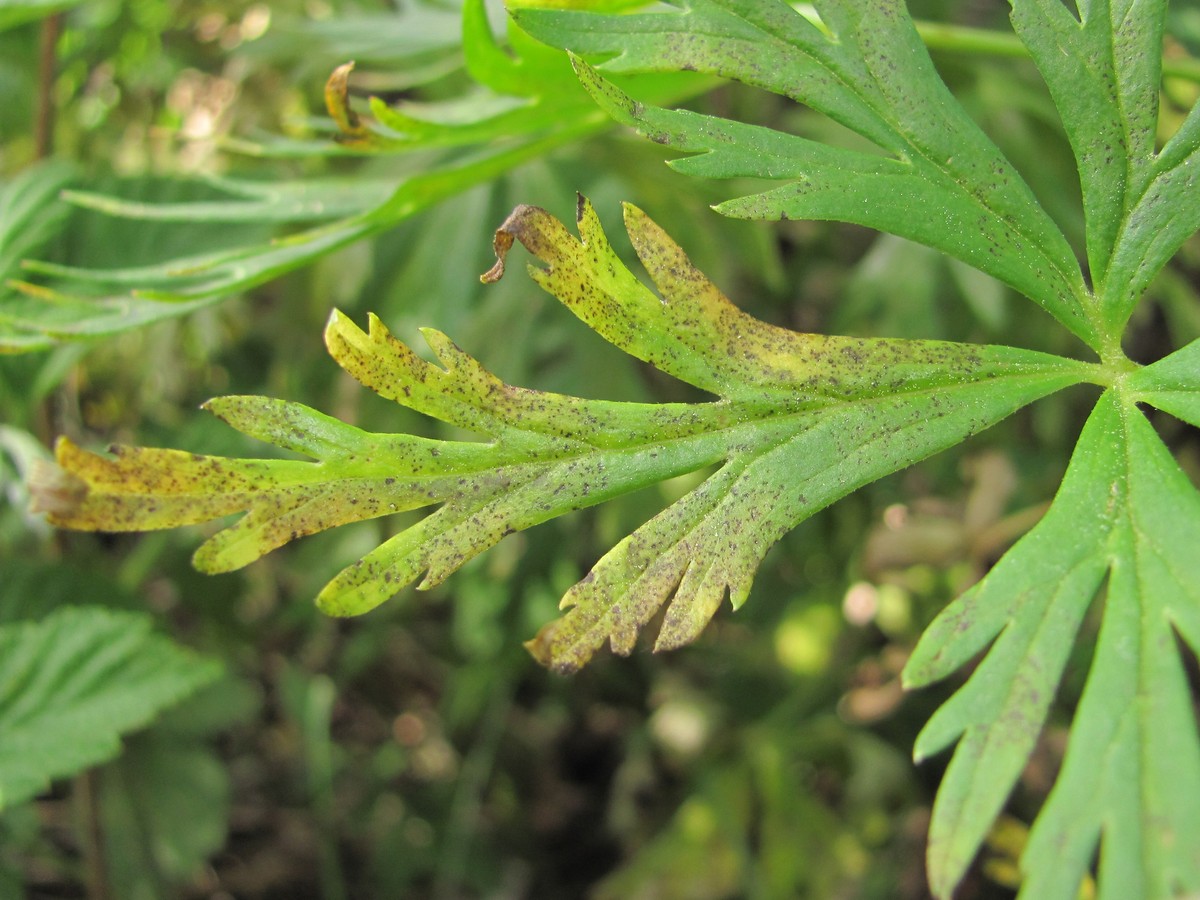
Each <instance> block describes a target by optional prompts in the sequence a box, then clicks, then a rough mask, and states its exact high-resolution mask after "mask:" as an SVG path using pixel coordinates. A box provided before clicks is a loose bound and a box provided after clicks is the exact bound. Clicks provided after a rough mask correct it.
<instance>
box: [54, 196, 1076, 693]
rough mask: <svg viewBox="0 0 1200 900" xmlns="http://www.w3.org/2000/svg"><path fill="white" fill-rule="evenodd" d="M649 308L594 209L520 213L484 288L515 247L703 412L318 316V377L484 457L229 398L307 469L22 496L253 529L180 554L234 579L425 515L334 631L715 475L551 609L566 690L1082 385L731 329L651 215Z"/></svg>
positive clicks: (238, 468) (188, 458) (90, 470)
mask: <svg viewBox="0 0 1200 900" xmlns="http://www.w3.org/2000/svg"><path fill="white" fill-rule="evenodd" d="M626 225H627V228H628V230H629V233H630V237H631V239H632V240H633V244H634V247H635V249H636V251H637V253H638V256H639V257H640V258H641V260H642V262H643V264H644V265H645V266H646V268H647V270H648V271H649V273H650V275H651V278H652V279H653V281H654V283H655V286H656V287H657V288H658V294H655V293H654V292H653V291H651V290H650V289H648V288H647V287H646V286H645V285H643V284H642V283H641V282H640V281H639V280H638V279H637V278H636V277H635V276H634V275H633V274H632V273H631V272H630V271H629V270H628V269H627V268H626V267H625V266H624V265H623V264H622V263H621V262H620V260H619V258H618V257H617V255H616V253H615V251H614V250H613V248H612V247H611V245H610V244H609V243H608V240H607V239H606V237H605V235H604V234H603V232H602V231H601V229H600V226H599V222H598V219H597V217H596V214H595V212H594V211H593V210H592V208H591V206H590V205H589V204H588V203H586V201H581V203H580V208H579V229H580V238H578V239H577V238H575V237H574V236H572V235H571V234H570V233H569V232H568V231H567V229H566V228H565V227H564V226H563V225H562V224H561V223H559V222H558V221H557V220H555V219H554V218H553V217H551V216H550V215H549V214H548V213H546V212H545V211H543V210H540V209H537V208H535V207H519V208H518V209H517V210H516V211H514V213H513V214H512V215H511V216H510V217H509V219H508V220H507V221H506V222H505V223H504V224H503V225H502V226H501V228H500V230H499V231H498V232H497V235H496V247H497V265H496V267H495V268H494V269H493V270H492V271H491V272H489V273H487V274H486V275H485V276H484V279H485V280H489V281H491V280H495V279H497V278H499V277H500V276H501V275H502V274H503V269H504V262H505V257H506V255H507V253H508V251H509V248H510V247H511V245H512V244H513V242H514V241H520V242H521V243H522V244H524V245H525V247H526V248H527V249H529V250H530V251H531V252H532V253H533V254H534V255H535V256H536V257H537V258H538V259H539V260H541V261H542V262H543V263H545V264H546V266H547V267H546V268H544V269H541V268H534V269H531V272H532V274H533V277H534V279H535V280H536V281H537V282H538V283H539V284H541V285H542V286H543V287H544V288H545V289H546V290H548V291H550V292H551V293H553V294H554V295H555V296H557V297H558V298H559V299H560V300H562V301H563V303H564V304H566V305H567V306H568V307H569V308H570V309H571V310H572V312H574V313H575V314H576V315H577V316H579V318H581V319H582V320H583V321H584V322H586V323H587V324H588V325H590V326H591V327H592V328H593V329H595V330H596V331H597V332H599V333H600V334H601V335H602V336H603V337H605V338H606V339H607V340H609V341H611V342H612V343H614V344H615V345H617V346H618V347H620V348H622V349H623V350H625V351H626V352H629V353H631V354H633V355H635V356H637V357H639V358H641V359H643V360H646V361H647V362H650V363H652V364H653V365H655V366H656V367H658V368H660V369H661V370H663V371H664V372H667V373H669V374H672V375H675V376H676V377H678V378H681V379H683V380H684V381H687V382H689V383H691V384H693V385H695V386H697V387H700V388H703V389H705V390H707V391H709V392H711V393H712V394H714V395H716V396H717V398H718V399H716V400H713V401H710V402H701V403H675V404H636V403H617V402H609V401H599V400H584V399H580V398H576V397H569V396H564V395H560V394H549V393H544V392H540V391H532V390H526V389H523V388H517V387H512V386H510V385H507V384H504V383H503V382H502V381H500V379H498V378H496V376H494V375H492V374H491V373H490V372H488V371H487V370H486V369H484V368H483V367H482V366H481V365H480V364H479V363H478V362H477V361H476V360H474V359H473V358H471V357H470V356H468V355H467V354H466V353H464V352H463V351H462V350H461V349H459V348H458V347H456V346H455V345H454V344H453V343H451V342H450V340H449V339H448V338H447V337H446V336H445V335H443V334H441V333H440V332H437V331H433V330H432V329H426V330H425V332H424V335H425V340H426V342H427V343H428V344H429V346H430V347H431V348H432V350H433V351H434V354H435V356H436V358H437V362H429V361H426V360H424V359H422V358H421V357H419V356H418V355H417V354H416V353H414V352H413V351H412V350H411V349H410V348H409V347H407V346H406V345H405V344H403V343H402V342H400V341H398V340H396V339H395V338H394V337H392V336H391V335H390V334H389V333H388V331H387V329H386V328H385V327H384V326H383V325H382V323H380V322H379V320H378V319H376V318H374V317H373V316H372V317H371V322H370V327H369V329H368V331H366V332H363V331H361V330H359V329H358V328H357V327H356V326H355V325H354V324H353V323H351V322H350V320H349V319H347V318H346V317H345V316H343V315H342V314H340V313H336V312H335V313H334V315H333V317H332V318H331V320H330V323H329V326H328V329H327V331H326V342H327V344H328V347H329V350H330V353H331V354H332V355H333V357H334V358H335V359H336V360H337V361H338V362H339V363H340V364H341V365H342V366H343V367H344V368H345V369H346V370H347V371H348V372H349V373H350V374H352V375H353V376H354V377H355V378H357V379H358V380H359V381H361V382H362V383H363V384H364V385H366V386H368V387H370V388H372V389H373V390H375V391H376V392H378V393H379V394H381V395H382V396H384V397H389V398H391V399H393V400H395V401H396V402H398V403H400V404H403V405H404V406H407V407H410V408H412V409H415V410H417V411H419V412H422V413H425V414H427V415H430V416H432V417H435V418H437V419H440V420H442V421H444V422H447V423H451V424H453V425H456V426H459V427H462V428H465V429H469V430H471V431H474V432H476V433H478V434H480V435H483V436H485V437H487V438H489V439H490V440H489V441H487V442H485V443H475V442H466V441H441V440H431V439H427V438H420V437H415V436H411V435H379V434H369V433H366V432H363V431H361V430H359V429H357V428H353V427H352V426H349V425H346V424H344V423H341V422H338V421H337V420H334V419H331V418H329V417H328V416H324V415H322V414H320V413H318V412H315V411H314V410H311V409H308V408H307V407H303V406H301V405H299V404H295V403H287V402H283V401H278V400H268V399H265V398H256V397H225V398H219V399H217V400H213V401H210V402H209V403H208V404H207V406H208V408H209V409H210V410H211V411H212V412H214V413H216V414H217V415H218V416H220V417H221V418H223V419H225V420H226V421H227V422H228V423H229V424H231V425H233V426H234V427H235V428H238V429H240V430H242V431H244V432H246V433H247V434H251V435H253V436H254V437H257V438H260V439H262V440H265V441H269V442H271V443H274V444H276V445H278V446H281V447H284V448H287V449H289V450H292V451H295V452H299V453H302V454H304V455H306V456H309V457H311V458H313V459H314V460H316V461H315V462H305V461H299V460H230V459H221V458H215V457H208V456H199V455H192V454H187V453H183V452H181V451H176V450H148V449H136V448H115V450H114V452H115V457H114V458H104V457H101V456H97V455H95V454H90V453H86V452H84V451H81V450H79V449H78V448H76V447H75V446H74V445H73V444H71V443H70V442H67V441H60V444H59V447H58V451H57V453H58V464H59V466H60V469H59V470H58V471H56V472H50V473H47V474H46V475H45V476H43V478H42V479H41V481H40V483H39V484H38V485H37V486H36V491H35V493H36V495H37V496H38V497H39V498H40V503H41V505H42V507H43V508H45V509H46V510H47V511H48V512H49V513H50V519H51V521H52V522H54V523H56V524H59V525H62V526H65V527H71V528H83V529H105V530H127V529H144V528H163V527H173V526H175V525H181V524H189V523H195V522H200V521H206V520H209V519H214V518H218V517H221V516H224V515H227V514H230V513H234V512H242V511H244V512H245V513H246V515H245V516H244V517H243V518H242V519H241V520H239V521H238V522H237V523H235V524H234V525H232V526H230V527H229V528H227V529H226V530H224V531H222V532H219V533H218V534H217V535H215V536H214V537H212V538H210V539H209V541H208V542H207V543H205V545H204V546H202V547H201V548H200V550H199V551H198V552H197V555H196V564H197V565H198V566H199V567H200V568H202V569H205V570H207V571H224V570H227V569H230V568H235V567H237V566H241V565H245V564H246V563H248V562H250V561H251V560H253V559H255V558H257V557H258V556H260V555H262V554H263V553H265V552H267V551H269V550H271V549H273V548H275V547H278V546H280V545H281V544H283V543H285V542H287V541H288V540H291V539H292V538H295V537H297V536H299V535H302V534H310V533H313V532H315V531H319V530H322V529H325V528H329V527H332V526H334V525H338V524H342V523H345V522H351V521H358V520H361V519H367V518H373V517H376V516H381V515H386V514H388V513H391V512H398V511H403V510H410V509H416V508H419V507H424V506H429V505H435V504H437V505H438V509H437V510H436V511H434V512H433V513H431V514H430V515H428V516H427V517H425V518H424V519H422V520H421V521H420V522H418V523H417V524H415V525H412V526H410V527H408V528H406V529H404V530H402V531H401V532H399V533H398V534H396V535H395V536H394V537H392V538H391V539H390V540H388V541H386V542H385V543H384V544H383V545H382V546H380V547H379V548H378V549H376V550H375V551H373V552H371V553H370V554H368V555H367V556H366V557H365V558H363V559H362V560H361V561H359V562H358V563H355V564H354V565H352V566H350V567H348V568H347V569H345V570H344V571H343V572H342V573H341V574H339V575H338V576H337V577H336V578H334V580H333V581H331V582H330V583H329V585H327V586H326V587H325V589H324V590H323V591H322V592H321V594H320V596H319V598H318V603H319V605H320V606H321V608H322V609H324V610H325V611H327V612H329V613H332V614H335V615H353V614H357V613H361V612H364V611H366V610H369V609H371V608H373V607H374V606H376V605H378V604H379V603H381V602H383V601H384V600H386V599H387V598H388V597H390V596H392V595H393V594H394V593H396V592H397V591H398V590H399V589H400V588H402V587H403V586H404V585H406V584H408V583H410V582H413V581H418V582H419V583H418V585H417V586H418V588H427V587H430V586H432V585H435V584H437V583H439V582H440V581H442V580H443V579H445V578H446V577H448V576H449V575H450V574H451V573H452V572H454V571H455V570H456V569H457V568H459V567H460V566H461V565H462V564H463V563H464V562H466V561H467V560H469V559H470V558H472V557H474V556H475V555H477V554H478V553H480V552H482V551H483V550H485V549H487V548H489V547H491V546H493V545H494V544H496V543H497V542H499V541H500V540H501V539H502V538H503V537H504V536H505V535H507V534H510V533H512V532H514V531H517V530H521V529H525V528H529V527H531V526H533V525H536V524H539V523H541V522H544V521H547V520H548V519H551V518H553V517H555V516H558V515H561V514H563V513H565V512H569V511H572V510H575V509H580V508H583V507H586V506H590V505H593V504H596V503H599V502H602V501H604V500H606V499H609V498H611V497H614V496H617V495H619V494H622V493H626V492H628V491H632V490H635V489H637V488H640V487H643V486H645V485H648V484H653V483H655V482H657V481H661V480H663V479H666V478H671V477H674V476H676V475H680V474H684V473H687V472H693V471H696V470H699V469H701V468H704V467H706V466H710V465H714V464H720V468H719V469H718V470H717V472H716V473H715V474H713V475H712V476H711V477H709V478H708V479H707V480H706V481H704V482H703V483H702V484H701V485H700V486H699V487H698V488H697V489H696V490H694V491H693V492H692V493H690V494H688V495H687V496H685V497H684V498H683V499H682V500H680V501H679V502H677V503H676V504H674V505H673V506H671V507H670V508H668V509H667V510H665V511H664V512H663V513H661V514H660V515H658V516H656V517H655V518H653V519H651V520H650V521H649V522H647V523H646V524H645V525H643V526H642V527H641V528H640V529H638V530H637V531H635V532H634V533H633V534H632V535H630V536H629V537H628V538H626V539H625V540H624V541H622V542H620V543H619V544H618V545H617V546H616V547H615V548H614V549H613V550H612V551H611V552H610V553H609V554H607V555H606V556H605V557H604V558H603V559H602V560H601V561H600V562H599V563H598V564H597V565H596V567H595V568H594V569H593V571H592V572H591V573H590V574H589V575H588V576H587V577H586V578H585V579H584V580H583V581H581V582H580V583H579V584H578V585H576V586H575V587H574V588H572V589H571V590H570V591H569V592H568V593H567V595H566V597H564V599H563V603H564V605H566V606H571V607H573V608H572V609H571V611H570V612H569V613H568V614H567V615H566V616H565V617H564V618H563V619H561V620H560V621H558V622H556V623H552V624H551V625H549V626H547V628H546V629H544V630H543V631H542V632H541V633H540V634H539V635H538V637H537V638H535V639H534V640H533V641H532V642H530V645H529V646H530V649H531V650H532V652H533V653H534V655H535V656H537V658H538V659H539V660H541V661H542V662H544V663H546V664H547V665H549V666H552V667H553V668H555V669H557V670H560V671H573V670H575V669H578V668H579V667H580V666H582V665H583V664H584V663H586V662H587V660H588V659H589V658H590V657H591V656H592V654H593V653H594V652H595V651H596V649H597V648H598V647H600V646H601V645H602V644H603V643H604V642H605V641H606V640H607V641H609V643H610V644H611V645H612V647H613V649H614V650H616V651H617V652H620V653H628V652H630V650H631V649H632V647H633V644H634V640H635V637H636V634H637V631H638V630H639V629H640V627H641V626H643V625H644V624H645V623H646V622H647V621H648V620H649V619H650V617H651V616H652V615H653V614H654V612H655V611H656V610H657V609H658V608H659V607H660V606H661V605H663V604H664V603H666V602H667V601H668V600H670V601H671V602H670V605H669V607H668V610H667V613H666V617H665V619H664V624H663V628H662V631H661V632H660V635H659V639H658V647H659V648H668V647H676V646H679V645H680V644H683V643H686V642H687V641H689V640H691V639H692V638H694V637H695V636H696V635H697V634H698V633H699V631H700V629H701V628H703V626H704V624H705V623H706V622H707V621H708V619H709V618H711V616H712V615H713V614H714V613H715V611H716V609H717V607H718V606H719V605H720V603H721V602H722V600H723V599H724V597H725V596H726V595H727V594H728V595H729V596H730V598H731V599H732V601H733V604H734V606H735V607H736V606H740V605H741V604H742V603H743V602H744V601H745V599H746V597H747V595H748V593H749V590H750V584H751V581H752V579H753V575H754V572H755V570H756V569H757V567H758V564H759V562H760V561H761V559H762V557H763V556H764V554H765V553H766V552H767V550H768V549H769V548H770V546H771V545H772V544H773V543H774V542H775V541H776V540H778V539H779V538H780V537H781V536H782V535H783V534H784V533H785V532H786V531H787V530H789V529H790V528H792V527H793V526H794V525H795V524H796V523H797V522H799V521H801V520H803V519H804V518H806V517H808V516H810V515H812V514H813V513H814V512H816V511H817V510H819V509H821V508H823V507H824V506H826V505H828V504H829V503H831V502H833V501H834V500H836V499H837V498H839V497H841V496H844V495H845V494H847V493H849V492H850V491H852V490H854V489H855V488H856V487H858V486H860V485H862V484H865V483H867V482H869V481H871V480H874V479H876V478H879V477H881V476H883V475H885V474H887V473H889V472H893V471H895V470H897V469H899V468H902V467H904V466H906V465H908V464H910V463H912V462H914V461H916V460H918V459H921V458H923V457H925V456H928V455H929V454H931V453H934V452H937V451H938V450H941V449H943V448H945V447H948V446H951V445H952V444H955V443H958V442H959V441H961V440H962V439H964V438H965V437H967V436H968V435H971V434H974V433H975V432H977V431H979V430H981V429H983V428H985V427H987V426H988V425H990V424H992V423H993V422H995V421H997V420H998V419H1000V418H1003V417H1004V416H1006V415H1008V414H1009V413H1011V412H1012V411H1013V410H1015V409H1017V408H1019V407H1020V406H1022V405H1024V404H1026V403H1029V402H1030V401H1032V400H1034V399H1036V398H1038V397H1041V396H1044V395H1045V394H1047V393H1050V392H1052V391H1054V390H1057V389H1059V388H1061V387H1064V386H1066V385H1069V384H1073V383H1077V382H1079V381H1081V380H1086V379H1088V378H1090V377H1093V368H1092V367H1090V366H1087V365H1084V364H1081V363H1076V362H1073V361H1070V360H1065V359H1060V358H1058V357H1052V356H1047V355H1044V354H1039V353H1034V352H1030V351H1022V350H1015V349H1012V348H1006V347H978V346H971V345H963V344H952V343H947V342H939V341H901V340H886V339H873V340H868V339H860V338H846V337H828V336H823V335H808V334H797V333H794V332H790V331H787V330H785V329H782V328H778V327H775V326H771V325H767V324H765V323H763V322H759V321H756V320H755V319H753V318H751V317H750V316H747V315H746V314H745V313H743V312H741V311H740V310H738V309H737V308H736V307H735V306H734V305H733V304H732V303H730V301H729V300H728V299H727V298H726V297H725V296H724V295H723V294H722V293H721V292H720V291H719V290H718V289H717V288H716V287H715V286H714V285H713V284H712V283H711V282H709V281H708V280H707V279H706V278H705V277H704V276H703V275H702V274H701V273H700V272H699V271H697V270H696V269H695V268H694V267H693V266H692V265H691V263H690V262H689V261H688V259H687V257H686V256H685V255H684V253H683V251H682V250H681V249H680V248H679V247H678V246H677V245H676V244H675V243H674V242H672V241H671V240H670V239H669V238H668V237H667V236H666V234H665V233H663V232H662V230H661V229H659V228H658V226H657V225H655V224H654V223H653V222H652V221H650V220H649V219H648V218H647V217H646V216H645V214H644V213H642V212H641V211H640V210H637V209H635V208H633V207H627V208H626Z"/></svg>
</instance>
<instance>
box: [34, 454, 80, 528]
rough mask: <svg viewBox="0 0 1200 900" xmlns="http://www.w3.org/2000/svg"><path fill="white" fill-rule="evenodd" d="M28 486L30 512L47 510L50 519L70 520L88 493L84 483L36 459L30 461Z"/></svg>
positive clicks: (57, 467)
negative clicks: (32, 461) (31, 464)
mask: <svg viewBox="0 0 1200 900" xmlns="http://www.w3.org/2000/svg"><path fill="white" fill-rule="evenodd" d="M27 487H28V488H29V496H30V502H29V511H30V512H32V513H46V514H47V515H48V516H49V517H50V519H51V521H55V520H56V519H59V518H67V519H69V518H70V517H71V516H72V515H73V514H74V513H75V512H76V511H77V510H78V509H79V507H80V506H81V505H83V501H84V500H85V499H87V495H88V486H87V482H85V481H84V480H83V479H82V478H79V477H78V476H76V475H73V474H72V473H70V472H68V471H67V470H66V469H64V468H63V467H62V466H60V465H58V464H57V463H52V462H49V461H47V460H37V461H36V462H35V463H34V464H33V468H32V469H31V470H30V473H29V480H28V482H27Z"/></svg>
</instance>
